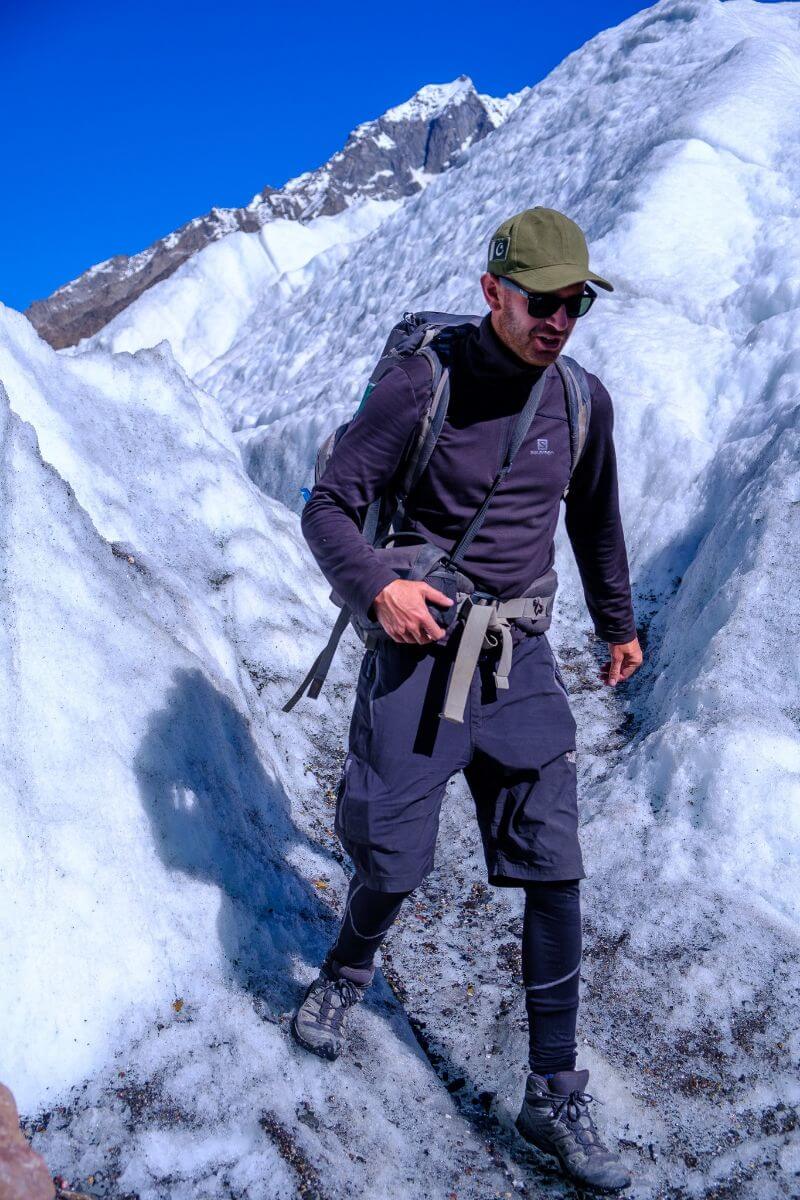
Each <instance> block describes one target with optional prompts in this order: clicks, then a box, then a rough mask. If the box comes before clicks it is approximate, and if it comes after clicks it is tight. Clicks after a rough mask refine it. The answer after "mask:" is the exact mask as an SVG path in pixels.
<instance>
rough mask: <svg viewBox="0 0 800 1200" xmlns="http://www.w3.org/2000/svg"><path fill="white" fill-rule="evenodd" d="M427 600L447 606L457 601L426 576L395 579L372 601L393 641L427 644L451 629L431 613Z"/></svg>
mask: <svg viewBox="0 0 800 1200" xmlns="http://www.w3.org/2000/svg"><path fill="white" fill-rule="evenodd" d="M426 600H430V601H432V602H433V603H434V604H438V605H441V606H442V607H444V608H449V607H450V605H451V604H452V603H453V601H452V600H451V599H450V597H449V596H445V594H444V592H440V591H437V589H436V588H435V587H431V586H430V584H429V583H424V582H422V580H416V579H393V580H392V582H391V583H387V585H386V587H385V588H382V589H381V591H379V592H378V594H377V596H376V597H375V599H374V600H373V601H372V604H373V607H374V609H375V615H376V617H377V618H378V620H379V621H380V623H381V625H382V626H383V628H384V629H385V630H386V632H387V633H388V635H389V637H390V638H391V639H392V640H393V641H395V642H416V644H417V645H419V646H427V645H429V644H430V643H431V642H436V641H438V640H439V638H441V637H444V635H445V633H446V632H447V631H446V630H444V629H442V627H441V625H439V624H438V623H437V622H436V621H435V620H434V618H433V617H432V616H431V614H430V612H429V611H428V608H427V606H426V604H425V601H426Z"/></svg>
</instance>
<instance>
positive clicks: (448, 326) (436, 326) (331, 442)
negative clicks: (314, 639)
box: [283, 311, 591, 712]
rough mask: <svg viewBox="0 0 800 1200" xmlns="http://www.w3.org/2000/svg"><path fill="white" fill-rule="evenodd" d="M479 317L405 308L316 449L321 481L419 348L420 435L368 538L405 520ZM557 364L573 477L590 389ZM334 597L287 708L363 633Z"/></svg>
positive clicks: (573, 365) (366, 527)
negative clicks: (354, 401)
mask: <svg viewBox="0 0 800 1200" xmlns="http://www.w3.org/2000/svg"><path fill="white" fill-rule="evenodd" d="M480 323H481V317H478V316H459V315H455V314H451V313H440V312H428V311H425V312H417V313H414V312H406V313H404V314H403V317H402V319H401V320H400V321H398V322H397V324H396V325H395V326H394V327H393V328H392V330H391V332H390V333H389V336H388V338H387V339H386V344H385V345H384V347H383V350H382V352H381V355H380V358H379V359H378V361H377V363H376V364H375V367H374V369H373V371H372V374H371V375H370V377H369V380H368V381H367V385H366V388H365V389H364V393H363V395H362V397H361V402H360V404H359V406H358V408H357V409H356V411H355V412H354V413H353V416H352V417H350V418H349V420H347V421H344V422H343V423H342V424H341V425H339V426H337V428H336V429H334V430H333V432H332V433H330V434H329V435H328V436H327V437H326V438H325V440H324V441H323V442H322V444H321V445H320V447H319V450H318V451H317V456H316V461H315V464H314V482H315V484H316V483H319V481H320V479H321V477H322V475H323V474H324V472H325V469H326V467H327V465H328V462H329V461H330V458H331V455H332V454H333V452H334V450H335V448H336V446H337V444H338V442H339V440H340V439H341V438H342V437H343V435H344V434H345V433H346V432H347V430H348V429H349V427H350V425H351V423H352V421H353V420H355V418H356V416H357V415H358V414H359V413H360V412H361V410H362V408H363V407H364V405H365V404H366V402H367V400H368V399H369V396H370V393H371V392H372V391H373V389H374V388H375V387H376V385H377V384H378V382H379V381H380V380H381V379H382V378H383V376H384V375H385V374H386V373H387V372H388V371H390V370H391V369H392V367H394V366H396V364H397V363H398V362H400V361H402V360H403V359H407V358H410V357H411V356H412V355H415V354H418V355H421V356H422V357H423V358H425V359H427V361H428V363H429V365H430V368H431V384H430V391H429V397H428V403H427V407H426V409H425V411H424V413H423V416H422V419H421V420H420V423H419V425H418V427H417V432H416V436H415V438H414V441H413V443H412V444H411V446H410V449H409V450H408V452H407V454H406V457H405V460H404V461H403V462H402V463H401V464H400V465H399V468H398V474H397V475H396V476H395V478H396V479H397V480H398V484H397V486H396V488H395V489H394V490H393V491H392V492H391V493H386V494H384V495H382V496H379V497H376V499H375V500H373V501H372V503H371V504H370V505H369V506H368V508H367V510H366V512H365V515H364V518H363V523H362V527H361V533H362V536H363V537H364V539H365V540H366V541H367V542H368V543H369V544H370V545H371V546H377V545H378V543H380V542H382V541H384V539H386V538H387V537H389V536H391V534H392V533H393V532H395V531H396V530H399V529H400V528H401V526H402V516H403V513H404V509H405V502H406V501H407V499H408V496H409V495H410V493H411V491H412V490H413V488H414V487H415V485H416V484H417V482H418V481H419V480H420V479H421V477H422V474H423V472H424V471H425V469H426V467H427V466H428V463H429V461H430V458H431V455H432V454H433V451H434V448H435V446H436V441H437V439H438V437H439V434H440V433H441V430H442V426H443V424H444V420H445V417H446V416H447V408H448V404H449V400H450V371H449V361H450V354H451V350H452V345H453V341H454V339H455V338H457V337H458V336H460V335H463V334H464V333H466V332H468V330H467V329H466V328H465V327H466V326H469V325H473V326H477V325H480ZM555 365H556V369H557V370H558V372H559V375H560V376H561V381H562V383H563V386H564V391H565V395H566V400H567V416H568V420H569V429H570V451H571V463H570V478H571V477H572V474H573V472H574V471H575V467H576V466H577V464H578V461H579V459H580V457H581V454H582V453H583V448H584V446H585V444H586V438H587V435H588V432H589V419H590V417H591V389H590V386H589V380H588V379H587V377H586V373H585V371H584V370H583V367H581V366H580V364H579V363H577V362H576V361H575V360H574V359H572V358H567V357H566V355H563V354H562V355H559V357H558V358H557V359H556V360H555ZM568 491H569V483H567V486H566V487H565V488H564V493H563V494H564V496H565V497H566V495H567V493H568ZM301 494H302V495H303V498H304V500H306V501H307V500H308V499H309V498H310V494H311V493H310V492H308V490H307V489H306V488H302V489H301ZM331 600H332V601H333V602H334V603H335V604H338V605H339V606H340V607H341V612H340V613H339V616H338V618H337V620H336V624H335V626H334V628H333V631H332V633H331V636H330V639H329V641H328V644H327V645H326V646H325V647H324V649H323V650H322V651H321V653H320V655H319V656H318V658H317V660H316V662H315V663H314V665H313V666H312V668H311V670H310V671H309V673H308V675H307V676H306V678H305V679H304V680H303V682H302V684H301V685H300V687H299V688H298V689H297V691H296V692H295V693H294V695H293V696H292V697H291V698H290V699H289V700H288V701H287V702H286V704H285V705H284V706H283V711H284V712H289V711H290V710H291V709H292V708H293V707H294V705H295V704H296V703H297V701H298V700H299V699H300V697H301V696H302V695H303V693H304V692H305V691H306V688H308V695H309V696H310V697H311V698H312V699H316V697H317V696H318V695H319V692H320V689H321V687H322V684H323V682H324V680H325V676H326V675H327V672H328V668H329V667H330V663H331V660H332V659H333V655H334V652H335V650H336V646H337V645H338V642H339V639H340V638H341V635H342V633H343V632H344V628H345V626H346V625H347V624H348V622H351V623H353V624H354V628H355V629H356V631H357V632H358V634H359V636H362V630H361V629H360V627H359V625H358V624H356V623H354V622H352V616H351V613H350V609H349V608H348V607H347V605H343V604H342V601H341V600H340V599H339V597H338V596H336V594H335V592H331Z"/></svg>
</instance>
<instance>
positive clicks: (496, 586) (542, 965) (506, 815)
mask: <svg viewBox="0 0 800 1200" xmlns="http://www.w3.org/2000/svg"><path fill="white" fill-rule="evenodd" d="M589 281H592V282H594V283H596V284H598V285H599V286H600V287H602V288H605V289H606V290H608V291H611V290H613V289H612V285H611V284H610V283H608V281H607V280H605V279H603V278H602V277H601V276H599V275H597V274H595V273H594V272H593V271H590V269H589V260H588V250H587V247H586V241H585V238H584V236H583V233H582V232H581V230H580V229H579V228H578V226H577V225H576V224H575V223H574V222H572V221H570V220H569V219H568V218H567V217H565V216H564V215H563V214H562V213H559V212H556V211H554V210H552V209H547V208H533V209H528V210H526V211H525V212H522V213H518V214H517V215H516V216H514V217H512V218H510V220H508V221H505V222H504V223H503V224H502V225H501V226H500V228H499V229H498V230H497V232H496V233H495V235H494V237H493V238H492V239H491V242H490V247H489V262H488V269H487V271H486V272H485V273H484V274H483V275H482V276H481V286H482V288H483V294H484V297H485V299H486V303H487V304H488V306H489V309H490V312H489V313H488V314H487V315H486V317H485V318H484V319H483V320H482V322H481V323H480V326H479V327H475V326H474V325H463V326H459V327H458V334H459V336H458V337H456V338H455V339H451V342H450V343H449V347H450V348H449V350H448V354H449V359H448V365H449V368H450V404H449V408H448V412H447V418H446V420H445V423H444V425H443V427H442V431H441V434H440V436H439V438H438V440H437V442H436V446H435V449H434V452H433V455H432V457H431V459H430V462H429V464H428V467H427V469H426V470H425V472H424V473H423V475H422V477H421V478H420V480H419V482H418V484H417V486H416V487H415V488H414V489H413V491H412V493H411V495H410V496H409V497H408V498H407V501H406V504H405V506H404V509H405V511H404V517H403V528H404V529H408V530H413V531H415V532H417V533H418V534H420V535H421V536H423V537H425V538H426V539H427V540H428V541H431V542H433V543H434V544H435V545H437V546H439V547H442V548H445V549H447V550H448V552H451V553H452V551H453V548H454V545H455V543H456V542H457V541H458V539H459V537H460V535H461V534H462V533H463V531H464V529H465V527H467V526H468V525H469V522H470V521H471V519H472V517H473V516H474V514H475V512H476V511H477V510H478V509H479V508H480V506H481V504H482V502H483V500H484V498H485V496H486V494H487V492H488V490H489V487H490V485H491V483H492V480H493V478H494V477H495V475H496V473H497V471H498V467H499V466H500V465H501V463H502V462H503V460H504V454H505V451H506V450H507V447H508V445H509V441H510V439H511V436H512V431H513V427H514V425H515V422H516V418H517V416H518V414H519V413H520V411H521V410H522V409H523V408H524V406H525V403H526V401H527V399H528V396H529V394H530V392H531V390H532V388H533V387H534V385H535V384H536V383H537V382H538V381H539V380H540V378H541V376H542V375H543V373H545V380H544V390H543V392H542V393H541V399H540V403H539V407H538V409H537V411H536V413H535V415H534V418H533V421H532V423H531V425H530V427H529V429H528V431H527V434H526V436H525V438H524V440H523V442H522V444H521V445H520V447H519V449H518V451H517V453H516V456H515V457H514V461H513V466H512V469H511V470H510V471H509V473H508V475H507V477H505V478H504V479H503V481H502V483H501V484H500V486H499V487H498V489H497V491H496V493H495V494H494V496H493V498H492V501H491V503H490V505H489V508H488V510H487V512H486V516H485V519H484V521H483V524H482V526H481V528H480V530H479V532H478V533H477V535H476V536H475V537H474V540H473V541H472V543H471V545H470V547H469V550H468V552H467V554H466V556H465V558H464V560H463V570H464V572H465V573H466V574H467V575H468V576H469V577H470V578H471V579H472V580H473V582H474V583H475V584H476V586H477V587H478V588H479V589H480V590H481V592H482V593H486V594H488V597H489V602H491V598H494V599H495V600H498V599H499V600H506V599H509V598H512V597H519V596H521V595H522V594H523V592H524V589H525V587H526V586H527V585H528V584H530V581H531V580H534V579H537V578H538V577H539V576H541V575H543V574H544V573H545V572H547V571H548V570H549V569H550V568H551V567H552V565H553V560H554V553H555V552H554V545H553V538H554V534H555V529H556V524H557V520H558V514H559V507H560V501H561V499H562V496H563V495H564V492H565V488H567V485H569V486H568V489H567V494H566V499H565V504H566V514H565V515H566V527H567V532H568V535H569V538H570V541H571V544H572V547H573V550H574V553H575V557H576V560H577V563H578V567H579V570H580V574H581V580H582V583H583V588H584V594H585V597H586V601H587V606H588V608H589V612H590V615H591V617H592V620H593V623H594V628H595V632H596V633H597V635H598V636H599V637H601V638H603V639H604V640H605V641H606V642H607V643H608V645H609V653H610V657H609V661H608V662H607V663H606V664H605V666H604V668H603V670H602V672H601V678H602V679H603V681H604V682H605V683H606V684H608V685H609V686H612V687H613V686H616V684H617V683H619V682H620V681H624V680H626V679H628V678H630V676H631V675H632V673H633V672H634V671H635V670H636V669H637V668H638V667H639V666H640V664H641V662H642V654H641V650H640V647H639V643H638V640H637V636H636V626H635V623H634V617H633V611H632V607H631V595H630V583H629V578H628V562H627V555H626V550H625V543H624V537H623V531H622V525H621V521H620V515H619V506H618V496H617V473H616V462H615V455H614V444H613V438H612V424H613V414H612V407H611V400H610V398H609V395H608V393H607V391H606V390H605V388H604V387H603V385H602V384H601V383H600V381H599V379H597V378H596V376H592V375H588V376H587V378H588V381H589V383H590V384H591V400H592V406H591V419H590V422H589V430H588V435H587V438H586V443H585V446H584V449H583V453H582V455H581V457H580V459H579V460H578V462H577V465H576V467H575V469H574V472H573V474H572V477H571V478H570V469H571V465H572V464H571V448H570V425H569V421H568V410H567V405H566V400H565V393H564V388H563V385H562V383H561V377H560V375H559V373H558V371H557V370H556V369H555V367H554V366H553V364H554V363H555V361H556V359H557V357H558V356H559V354H560V353H561V352H562V350H563V349H564V347H565V345H566V342H567V340H568V338H569V336H570V334H571V332H572V330H573V328H574V325H575V322H576V320H577V319H578V317H579V316H580V315H583V314H584V313H585V312H586V311H588V309H589V308H590V307H591V303H592V299H593V298H594V296H595V295H596V293H595V292H594V291H593V290H592V289H591V286H590V284H589ZM426 388H427V389H428V392H426ZM429 389H430V367H429V364H428V363H427V362H426V361H425V359H424V358H423V357H421V356H419V355H417V356H412V357H410V358H407V359H404V360H401V361H400V362H399V363H398V365H397V366H395V367H392V369H391V370H390V371H389V372H388V373H387V374H386V375H384V376H383V378H382V379H381V380H380V381H379V382H378V384H377V385H376V387H375V389H374V391H373V392H372V393H371V394H370V396H369V398H368V400H367V402H366V403H365V404H364V405H363V407H362V409H361V410H360V411H359V413H358V415H357V416H356V418H355V419H354V420H353V422H352V424H351V425H350V426H349V428H348V430H347V432H346V434H345V436H344V437H342V438H341V439H340V441H339V443H338V445H337V446H336V449H335V450H334V453H333V455H332V457H331V459H330V461H329V463H328V466H327V468H326V470H325V472H324V474H323V475H322V477H321V479H320V480H319V482H318V484H317V485H316V487H315V488H314V491H313V492H312V495H311V498H310V500H309V502H308V504H307V505H306V507H305V510H304V513H303V519H302V529H303V534H304V536H305V538H306V540H307V541H308V544H309V545H310V547H311V549H312V551H313V553H314V556H315V558H316V560H317V562H318V563H319V565H320V568H321V569H322V571H323V573H324V574H325V576H326V577H327V579H328V580H329V582H330V583H331V584H332V585H333V587H334V588H335V590H336V592H337V593H338V594H339V596H340V597H342V598H343V599H344V600H345V601H346V602H347V603H348V604H349V605H350V606H351V608H353V609H354V610H355V611H358V612H361V613H364V614H369V615H370V616H374V618H376V619H377V620H378V621H379V622H380V624H381V626H382V627H383V629H384V630H385V632H386V634H387V635H388V638H387V639H386V640H383V641H381V642H379V643H378V644H377V645H376V646H375V647H374V648H373V649H371V650H369V651H368V652H367V653H366V654H365V656H364V659H363V662H362V665H361V671H360V675H359V679H358V686H357V692H356V700H355V706H354V709H353V716H352V721H351V725H350V735H349V752H348V755H347V758H346V760H345V766H344V772H343V775H342V779H341V783H340V785H339V793H338V797H337V811H336V830H337V833H338V834H339V837H340V839H341V841H342V843H343V845H344V847H345V849H346V850H347V851H348V853H349V854H350V856H351V858H352V860H353V863H354V866H355V875H354V877H353V880H352V882H351V885H350V889H349V893H348V898H347V904H346V908H345V914H344V918H343V921H342V926H341V929H340V931H339V935H338V937H337V940H336V942H335V944H334V946H333V947H332V948H331V950H330V951H329V953H328V955H327V957H326V960H325V962H324V964H323V965H322V968H321V971H320V975H319V977H318V978H317V979H316V980H315V981H314V983H312V984H311V986H310V987H309V989H308V991H307V993H306V996H305V998H304V1000H303V1003H302V1004H301V1006H300V1008H299V1010H298V1012H297V1014H296V1015H295V1018H294V1021H293V1031H294V1034H295V1036H296V1038H297V1039H298V1040H299V1041H300V1042H301V1043H302V1044H303V1045H304V1046H306V1047H307V1048H308V1049H310V1050H313V1051H314V1052H315V1053H317V1054H320V1055H322V1056H324V1057H328V1058H335V1057H336V1056H337V1055H338V1054H339V1052H340V1051H341V1049H342V1046H343V1033H344V1029H345V1022H346V1016H347V1011H348V1009H349V1008H350V1007H351V1006H352V1005H353V1004H354V1003H356V1002H357V1001H358V1000H359V999H361V997H362V996H363V994H364V992H365V990H366V988H367V987H368V985H369V983H370V981H371V979H372V975H373V972H374V966H373V960H374V956H375V953H376V951H377V950H378V947H379V946H380V944H381V942H382V940H383V938H384V937H385V935H386V933H387V932H388V930H389V928H390V926H391V923H392V921H393V920H394V918H395V917H396V916H397V913H398V912H399V910H400V907H401V905H402V902H403V900H404V899H405V897H406V896H408V895H409V894H410V893H411V892H412V891H413V890H414V888H415V887H417V886H418V885H419V884H420V883H421V882H422V880H423V879H424V878H425V876H426V875H427V874H428V873H429V872H430V870H431V869H432V867H433V862H434V846H435V842H436V836H437V831H438V819H439V808H440V805H441V800H442V796H443V793H444V790H445V787H446V784H447V781H448V779H450V778H451V776H452V775H453V774H455V773H456V772H457V771H459V770H463V772H464V775H465V777H466V779H467V782H468V784H469V787H470V790H471V792H472V795H473V797H474V800H475V805H476V812H477V818H478V824H479V828H480V832H481V837H482V841H483V849H484V854H485V857H486V864H487V871H488V876H489V880H490V882H491V883H492V884H494V885H496V886H506V887H508V886H512V887H514V886H515V887H522V888H524V890H525V915H524V922H523V947H522V951H523V955H522V961H523V977H524V983H525V988H526V1006H527V1011H528V1016H529V1027H530V1062H529V1065H530V1074H529V1076H528V1079H527V1085H526V1092H525V1099H524V1102H523V1106H522V1111H521V1112H520V1115H519V1118H518V1120H517V1128H518V1130H519V1131H520V1133H521V1134H522V1136H523V1137H525V1138H527V1139H528V1140H529V1141H531V1142H533V1143H534V1144H535V1145H536V1146H538V1147H539V1148H540V1149H542V1150H544V1151H546V1152H549V1153H551V1154H553V1155H555V1156H556V1157H557V1158H558V1159H559V1161H560V1162H561V1164H562V1167H563V1169H564V1170H565V1171H566V1173H567V1174H569V1175H570V1176H571V1177H572V1178H573V1179H575V1180H576V1181H579V1182H581V1183H583V1184H588V1185H591V1186H595V1187H598V1188H603V1189H606V1190H612V1191H614V1190H619V1189H621V1188H624V1187H627V1186H628V1185H629V1184H630V1176H629V1174H628V1172H627V1171H626V1170H625V1168H624V1166H623V1165H622V1163H621V1162H620V1161H619V1159H618V1157H617V1156H616V1155H615V1154H613V1153H612V1152H611V1151H610V1150H609V1149H607V1148H606V1147H605V1146H604V1145H603V1144H602V1142H601V1141H600V1138H599V1136H598V1133H597V1130H596V1129H595V1127H594V1124H593V1121H592V1116H591V1114H590V1112H589V1103H590V1102H591V1100H592V1099H593V1098H592V1097H591V1096H590V1095H588V1094H587V1093H586V1092H585V1090H584V1089H585V1087H586V1084H587V1081H588V1076H589V1073H588V1071H587V1070H585V1069H584V1070H577V1069H576V1061H575V1059H576V1041H575V1028H576V1018H577V1011H578V984H579V978H580V959H581V921H580V899H579V882H580V880H581V879H582V878H584V877H585V872H584V870H583V862H582V858H581V850H580V846H579V842H578V809H577V796H576V766H575V732H576V727H575V721H574V719H573V717H572V713H571V711H570V706H569V701H568V698H567V693H566V689H565V687H564V684H563V680H562V678H561V675H560V673H559V671H558V667H557V666H556V663H555V660H554V658H553V655H552V651H551V650H550V646H549V643H548V640H547V637H546V635H545V634H543V633H540V634H532V633H530V631H528V632H527V633H526V631H525V630H524V628H521V627H515V628H514V631H513V639H512V640H513V653H512V663H511V667H510V670H509V672H508V676H507V683H508V686H507V687H498V686H497V684H498V682H499V681H498V676H497V674H496V673H495V671H494V667H495V666H496V659H497V653H496V651H493V650H492V649H491V647H487V648H484V649H483V650H482V651H481V653H480V656H479V662H478V666H477V668H476V669H475V671H474V675H473V677H472V679H471V682H470V683H469V685H468V686H469V693H468V697H467V704H466V715H465V719H464V722H463V723H458V722H452V721H445V720H442V719H440V714H441V707H442V697H443V694H444V689H445V687H446V684H447V679H448V675H449V673H450V670H451V668H452V666H453V662H454V659H455V656H456V654H457V651H458V642H459V637H460V635H461V632H462V629H463V624H462V622H461V619H460V616H459V620H458V621H456V622H455V623H451V625H450V626H449V627H447V628H446V629H444V630H443V624H444V622H442V623H440V622H439V621H437V620H436V616H435V613H436V612H437V611H439V610H441V611H442V612H444V610H445V609H446V608H447V607H449V605H450V604H451V603H452V601H451V599H449V598H448V597H447V596H446V595H445V594H444V593H443V592H441V591H439V590H437V589H436V588H433V587H430V586H429V585H428V584H427V583H425V582H415V581H410V580H406V579H401V578H399V577H398V576H397V575H396V573H395V572H394V571H392V570H391V569H389V568H388V567H387V565H386V562H385V560H384V561H382V559H381V556H380V555H379V554H377V553H376V552H375V550H374V549H373V548H372V547H371V546H370V545H369V544H368V543H367V541H366V540H365V539H364V538H363V537H362V536H361V532H360V515H361V514H363V512H364V511H365V508H366V506H368V505H369V504H370V502H371V501H372V500H373V499H374V498H375V497H376V496H378V495H381V494H383V493H384V492H385V491H386V490H387V489H389V490H390V489H391V486H392V482H393V480H394V477H395V475H396V473H397V471H398V466H399V464H400V463H401V461H402V459H403V456H404V453H405V451H406V449H407V448H408V446H409V444H410V441H411V439H412V437H413V435H414V433H415V431H416V429H417V427H418V424H419V421H420V419H421V417H422V415H423V412H424V408H425V398H426V395H427V394H428V393H429Z"/></svg>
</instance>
